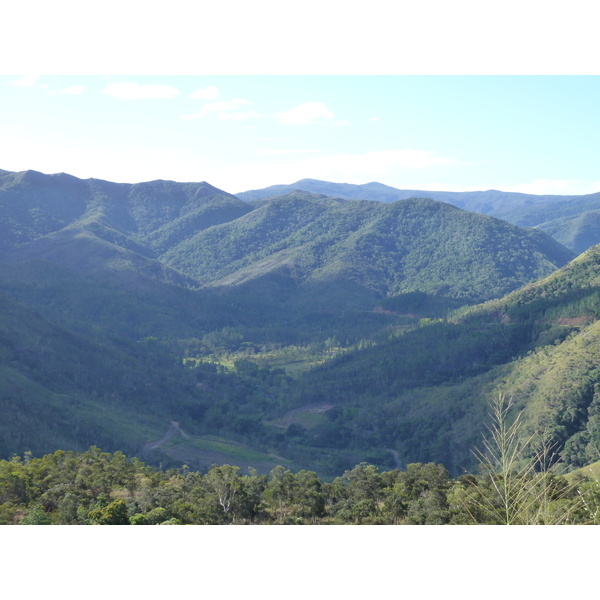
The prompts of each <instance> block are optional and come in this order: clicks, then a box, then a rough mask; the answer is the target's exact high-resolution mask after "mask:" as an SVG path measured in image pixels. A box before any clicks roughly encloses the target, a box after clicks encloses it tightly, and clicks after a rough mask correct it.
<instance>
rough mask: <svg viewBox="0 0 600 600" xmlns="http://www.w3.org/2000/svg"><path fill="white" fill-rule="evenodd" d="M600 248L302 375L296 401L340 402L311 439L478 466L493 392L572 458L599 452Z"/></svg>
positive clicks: (578, 460) (453, 466) (582, 459)
mask: <svg viewBox="0 0 600 600" xmlns="http://www.w3.org/2000/svg"><path fill="white" fill-rule="evenodd" d="M599 277H600V246H595V247H594V248H592V249H590V250H589V251H588V252H586V253H585V254H584V255H582V256H581V257H578V258H577V259H576V260H574V261H572V262H571V263H570V264H569V265H567V266H566V267H564V268H563V269H561V270H559V271H558V272H556V273H555V274H553V275H551V276H549V277H547V278H545V279H542V280H541V281H539V282H537V283H534V284H531V285H528V286H525V287H524V288H523V289H521V290H518V291H515V292H513V293H511V294H509V295H508V296H506V297H505V298H502V299H498V300H493V301H490V302H487V303H485V304H482V305H478V306H474V307H465V308H463V309H460V310H458V311H456V312H455V313H453V314H451V315H449V317H448V320H447V321H444V322H442V321H441V320H440V321H438V322H434V321H432V322H429V323H424V324H423V325H422V326H421V327H419V328H417V329H414V330H412V331H408V332H407V333H404V334H403V335H400V336H397V337H393V338H391V339H390V340H389V341H387V342H382V343H380V344H378V345H375V346H373V347H369V348H365V349H363V350H358V351H354V352H350V353H347V354H344V355H343V356H341V357H338V358H336V359H334V360H332V361H330V362H328V363H326V364H324V365H322V366H321V367H319V368H318V369H315V370H313V371H311V372H309V373H307V374H306V375H304V376H303V377H302V379H301V380H300V381H299V384H298V386H297V387H296V388H295V389H294V391H293V396H292V397H291V398H290V402H291V405H293V404H294V403H296V404H297V405H300V404H303V403H306V402H309V401H310V402H322V403H327V404H329V405H334V406H335V407H336V408H335V413H334V412H333V410H332V411H330V412H331V413H332V414H331V419H330V421H329V422H328V423H326V424H323V425H322V426H320V427H317V428H314V429H311V430H310V431H309V432H306V433H305V439H304V440H303V443H304V444H305V445H306V446H308V447H315V446H317V447H323V448H327V447H330V446H332V445H333V447H338V448H341V447H346V448H352V447H386V448H396V449H397V451H398V452H399V455H400V459H401V461H402V462H413V461H419V462H425V461H435V462H437V461H440V462H443V463H444V464H445V465H446V466H447V467H448V468H449V469H450V470H451V472H454V473H457V474H458V473H460V472H461V470H462V469H465V468H470V465H471V464H472V461H473V457H472V454H471V449H472V448H473V447H474V446H477V445H480V444H481V432H482V430H483V425H484V423H485V422H486V419H487V416H486V415H487V410H488V408H487V407H488V406H489V402H490V400H491V399H493V398H494V397H496V396H497V395H498V394H499V393H503V394H506V395H507V396H509V397H510V396H512V397H514V399H515V402H516V410H518V409H524V410H525V413H524V415H525V426H526V430H527V431H529V432H531V433H535V432H537V433H538V434H539V435H541V434H544V435H546V436H547V439H548V440H550V441H551V442H552V443H554V444H555V451H556V452H557V453H558V454H557V456H558V455H560V456H561V457H562V460H563V461H564V462H565V464H566V465H567V466H570V467H581V466H583V465H585V464H587V463H589V462H593V461H595V460H597V459H598V451H597V448H598V447H599V446H598V444H599V443H600V439H597V436H598V434H597V421H598V416H597V414H600V412H599V410H598V406H597V405H598V404H599V402H600V370H599V369H598V364H599V361H600V356H599V355H598V348H600V287H599V281H600V279H599Z"/></svg>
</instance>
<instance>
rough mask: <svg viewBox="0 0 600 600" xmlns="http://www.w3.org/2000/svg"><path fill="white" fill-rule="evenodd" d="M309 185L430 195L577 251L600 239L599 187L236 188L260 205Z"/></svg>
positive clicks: (358, 194) (353, 195)
mask: <svg viewBox="0 0 600 600" xmlns="http://www.w3.org/2000/svg"><path fill="white" fill-rule="evenodd" d="M300 190H305V191H306V192H311V193H313V194H326V195H327V196H334V197H339V198H345V199H354V200H376V201H378V202H396V201H398V200H406V199H408V198H431V199H432V200H437V201H440V202H447V203H449V204H452V205H454V206H457V207H459V208H462V209H464V210H468V211H473V212H477V213H483V214H486V215H490V216H493V217H497V218H499V219H503V220H504V221H508V222H509V223H513V224H514V225H518V226H519V227H537V228H538V229H541V230H542V231H544V232H546V233H547V234H549V235H551V236H552V237H553V238H554V239H555V240H557V241H558V242H560V243H561V244H563V245H565V246H566V247H567V248H570V249H571V250H573V251H574V252H576V253H577V254H579V253H581V252H584V251H585V250H587V249H588V248H590V247H591V246H594V245H595V244H598V243H600V193H596V194H587V195H583V196H552V195H534V194H520V193H514V192H500V191H498V190H486V191H479V192H440V191H423V190H399V189H396V188H393V187H390V186H387V185H382V184H381V183H375V182H373V183H367V184H365V185H352V184H348V183H331V182H328V181H318V180H316V179H302V180H301V181H297V182H296V183H293V184H291V185H274V186H270V187H268V188H264V189H262V190H250V191H247V192H242V193H239V194H237V197H238V198H241V199H243V200H246V201H249V202H251V203H252V204H253V205H256V206H258V205H259V203H261V202H265V200H264V199H268V198H269V197H272V196H275V195H283V194H288V193H290V192H292V191H296V192H298V191H300Z"/></svg>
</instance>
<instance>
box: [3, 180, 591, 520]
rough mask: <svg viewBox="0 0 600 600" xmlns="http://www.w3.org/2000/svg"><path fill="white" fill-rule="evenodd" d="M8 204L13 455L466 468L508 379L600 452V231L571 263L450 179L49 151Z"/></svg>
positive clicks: (570, 457) (566, 444) (320, 468)
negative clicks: (97, 160) (240, 188)
mask: <svg viewBox="0 0 600 600" xmlns="http://www.w3.org/2000/svg"><path fill="white" fill-rule="evenodd" d="M379 191H380V192H382V193H383V191H382V190H381V189H380V190H379ZM0 207H1V208H2V211H0V212H2V219H1V220H0V234H2V235H0V240H1V241H0V245H1V247H2V252H3V254H2V261H1V262H0V405H1V406H2V409H3V414H4V415H5V418H4V420H3V423H2V424H1V425H0V457H4V458H9V457H10V456H11V455H13V454H14V455H21V456H22V455H23V453H24V452H26V451H31V452H34V453H35V454H36V455H42V454H47V453H52V452H54V451H55V450H56V449H57V448H65V449H68V450H73V451H75V452H79V451H82V450H84V449H85V448H89V447H90V446H92V445H94V446H101V447H103V448H105V449H106V450H108V451H110V452H116V451H122V452H126V453H127V454H129V455H137V456H138V457H140V458H143V459H144V460H145V461H146V462H148V463H151V464H154V465H158V464H161V463H162V465H163V468H165V467H173V468H179V467H181V465H182V464H184V463H187V464H189V467H190V469H200V470H206V469H207V468H209V466H210V465H211V464H213V463H214V464H229V465H230V466H231V467H232V468H233V467H239V468H246V467H248V466H251V467H253V468H254V469H256V472H257V473H258V474H259V475H257V477H259V476H262V475H266V474H267V473H269V472H271V471H272V469H273V468H274V467H276V466H277V465H283V468H284V471H285V469H288V470H289V471H290V472H291V471H292V470H296V471H297V470H305V471H310V472H314V473H316V474H317V475H316V476H317V477H322V478H324V479H327V480H328V485H329V484H330V483H331V482H332V481H334V480H335V478H336V477H339V476H340V475H341V474H342V473H344V472H345V471H347V472H351V471H353V468H354V465H356V464H359V465H360V464H361V463H369V464H371V465H372V468H373V469H375V470H377V472H378V473H380V474H381V477H384V476H385V477H387V475H384V470H389V469H393V468H394V467H398V466H399V465H407V464H420V465H422V466H423V465H425V466H423V468H425V467H426V466H427V465H429V464H433V465H434V466H433V467H427V469H430V470H432V472H431V473H430V475H431V477H434V475H435V473H433V471H435V472H438V471H439V470H440V469H439V468H438V467H436V466H435V465H439V464H440V463H443V464H444V465H445V467H444V469H447V470H448V474H447V477H450V475H451V476H455V477H456V476H459V475H460V474H461V473H464V472H465V469H467V470H473V468H474V467H475V466H476V461H475V458H474V457H473V455H472V452H471V448H473V447H474V446H480V444H481V442H482V438H481V432H482V430H483V429H484V426H485V424H489V416H488V415H487V406H488V403H489V401H490V399H492V398H494V397H496V396H497V394H498V393H499V392H501V391H502V392H505V393H507V394H509V395H512V396H514V398H515V399H516V405H515V407H514V408H512V409H511V411H513V412H511V414H510V415H509V416H510V418H512V417H513V416H514V414H515V413H516V412H518V411H520V410H521V409H523V410H524V412H523V414H522V417H521V420H522V423H523V430H522V435H523V436H525V438H527V437H529V436H530V435H533V434H534V433H535V434H536V435H538V434H541V432H543V433H544V435H546V436H547V437H548V439H549V441H550V442H551V443H552V444H554V445H555V447H556V452H557V455H556V459H557V460H558V461H559V462H562V463H563V464H564V465H565V466H566V467H567V468H569V469H575V468H579V467H582V466H584V465H586V464H588V463H590V462H594V461H596V460H597V459H598V457H600V453H599V452H598V448H599V447H600V437H599V436H600V434H599V431H600V430H599V429H598V422H599V421H598V414H600V412H599V409H598V406H599V405H600V391H599V390H600V370H599V369H598V367H597V365H598V364H599V361H600V356H599V355H598V351H597V348H599V347H600V324H599V323H600V275H599V273H600V250H599V249H598V248H597V247H595V248H592V249H590V250H589V251H588V252H587V253H586V254H585V255H583V256H582V257H580V258H578V259H576V260H574V261H572V262H571V263H569V264H568V266H566V267H564V268H562V269H561V270H559V271H557V268H558V267H561V266H562V265H565V264H566V263H567V261H568V260H570V259H571V258H572V257H573V254H572V252H570V251H569V250H567V249H566V248H564V247H563V246H561V245H560V244H559V243H557V242H555V241H554V240H553V239H551V238H550V237H549V236H547V235H546V234H544V233H543V232H541V231H538V230H524V229H520V228H519V227H516V226H514V225H510V224H508V223H505V222H502V221H500V220H498V219H495V218H492V217H490V216H485V215H476V214H473V213H469V212H466V211H464V210H461V209H459V208H456V207H453V206H451V205H449V204H445V203H443V202H438V201H434V200H429V199H423V198H410V199H404V200H398V201H395V202H391V203H383V202H375V201H368V200H347V199H340V198H328V197H326V196H323V195H320V194H311V193H308V192H302V191H296V192H292V193H286V194H285V195H283V196H278V197H272V198H265V199H262V200H259V201H253V202H243V201H241V200H240V199H238V198H236V197H234V196H231V195H230V194H227V193H225V192H222V191H221V190H218V189H216V188H214V187H212V186H210V185H209V184H207V183H198V184H178V183H175V182H164V181H155V182H148V183H144V184H137V185H129V184H113V183H110V182H104V181H97V180H86V181H83V180H79V179H77V178H73V177H70V176H68V175H64V174H62V175H53V176H46V175H42V174H41V173H35V172H32V171H28V172H25V173H7V172H5V173H0ZM540 278H542V279H540ZM534 280H537V282H536V283H531V282H532V281H534ZM524 284H525V287H522V286H523V285H524ZM484 300H485V301H486V302H484V303H483V304H478V303H480V302H482V301H484ZM173 423H175V424H176V425H174V424H173ZM165 432H166V433H165ZM357 468H358V467H357ZM436 469H437V471H436ZM428 472H429V471H428ZM229 475H231V473H229ZM229 475H228V477H229ZM438 475H439V473H438ZM237 476H238V475H236V476H235V477H237ZM357 476H358V475H357ZM277 477H279V475H278V476H277ZM286 477H288V476H287V475H285V474H283V475H281V477H279V479H281V480H282V481H284V480H285V479H286ZM294 477H296V476H294ZM306 477H308V476H306ZM378 477H379V475H378ZM394 477H395V476H394ZM398 477H404V475H402V476H400V475H398ZM428 477H429V475H428ZM435 477H437V475H435ZM444 477H446V476H444ZM442 479H443V478H442ZM232 481H233V480H232ZM235 481H237V479H235ZM278 481H279V480H278ZM444 481H446V480H444ZM396 483H397V482H396ZM396 483H393V484H392V483H390V486H391V487H392V488H393V487H394V486H395V485H396ZM236 485H237V484H236ZM265 485H266V484H265ZM277 485H279V484H277ZM294 485H296V483H295V484H293V485H292V487H294ZM323 485H325V484H323ZM344 485H346V484H344ZM348 485H349V484H348ZM378 485H379V484H378ZM382 485H383V484H382ZM444 485H446V484H444ZM273 486H275V487H276V484H273ZM273 486H272V487H273ZM390 486H387V484H386V485H384V486H383V487H384V488H385V487H390ZM265 489H266V488H265ZM269 489H271V488H269ZM444 489H445V488H444ZM269 493H270V492H269ZM277 493H279V492H277ZM282 493H283V492H282ZM286 493H287V492H286ZM340 493H341V492H340ZM273 494H275V495H276V493H275V491H273ZM342 496H343V494H342ZM342 496H340V498H342ZM273 498H275V496H273ZM378 498H379V499H378V500H377V501H375V506H380V501H381V502H383V500H381V498H380V497H378ZM120 500H123V499H122V498H118V497H114V498H112V500H111V501H110V502H108V503H107V504H105V505H102V506H99V505H98V506H95V507H93V508H90V509H89V510H97V511H99V512H95V513H93V515H95V516H94V517H93V518H94V519H95V520H96V521H97V522H109V521H111V520H118V519H122V518H124V517H123V515H124V513H123V506H122V505H120V504H113V503H114V502H118V501H120ZM372 500H373V498H370V499H369V502H371V501H372ZM273 502H275V501H274V500H273ZM277 502H280V500H278V501H277ZM327 502H330V505H332V504H331V502H333V501H330V500H327V501H326V502H325V506H329V505H328V504H327ZM336 502H337V501H336ZM340 502H342V500H340ZM367 505H368V506H371V507H372V505H371V504H369V503H367V504H365V506H367ZM109 506H111V508H110V510H109V509H108V507H109ZM277 506H279V508H274V507H275V504H273V506H271V508H270V509H269V510H268V511H266V512H265V513H264V515H267V516H264V517H261V518H264V519H266V520H269V519H271V520H272V521H273V522H279V521H282V522H283V521H286V519H287V518H288V517H287V516H285V515H286V514H287V513H286V512H285V511H286V510H287V509H285V510H284V507H283V505H282V504H278V505H277ZM158 507H159V506H157V507H155V508H158ZM163 508H164V507H163ZM105 509H106V510H105ZM36 510H37V509H36ZM128 510H129V509H128ZM228 510H229V509H228ZM340 510H341V509H340ZM344 510H345V509H344ZM348 510H350V508H348ZM365 510H366V509H365ZM373 510H375V509H373ZM377 510H379V509H377ZM411 510H412V509H411ZM414 510H417V509H416V508H415V509H414ZM440 510H442V509H440ZM443 510H446V508H444V509H443ZM369 511H370V512H369ZM369 511H367V512H368V514H369V515H370V516H369V517H368V518H367V517H365V519H367V520H366V521H365V520H364V519H363V517H361V516H359V517H356V515H355V516H354V517H352V518H353V519H354V520H355V521H356V518H358V522H371V521H369V520H368V519H375V520H374V521H373V522H376V518H375V517H374V516H373V515H375V514H376V511H375V512H373V511H372V510H371V508H370V509H369ZM45 512H46V513H47V512H48V511H45ZM226 512H227V511H226ZM86 514H87V513H86ZM229 514H230V513H229ZM336 514H337V513H336ZM361 514H362V513H361ZM365 514H367V513H365ZM415 514H416V513H415ZM444 514H446V513H444ZM132 516H134V515H129V513H128V516H127V518H129V519H130V518H131V517H132ZM321 516H322V515H321ZM329 516H330V517H331V518H332V519H333V521H332V522H337V521H335V519H337V518H338V517H337V516H335V518H334V516H333V513H330V514H329ZM143 517H144V518H145V519H150V520H151V518H150V517H148V516H147V514H146V513H145V512H144V513H143ZM313 517H314V515H313ZM313 517H311V518H313ZM31 518H32V519H34V520H35V519H42V520H43V519H44V518H46V517H44V516H43V515H41V513H39V511H38V512H35V513H33V514H32V516H31ZM86 518H88V517H86ZM90 518H91V517H90ZM173 518H176V519H181V517H180V516H173ZM227 518H229V517H227ZM240 518H241V517H240ZM244 518H246V517H244ZM247 518H250V517H247ZM252 518H254V517H252ZM302 518H304V517H302ZM306 518H308V517H306ZM319 518H321V517H319ZM323 518H324V517H323ZM340 518H341V517H340ZM344 518H345V517H344ZM385 518H386V519H387V518H388V517H385ZM405 518H406V515H404V516H402V517H398V519H399V520H403V519H405ZM436 518H437V517H436ZM452 518H453V517H452V516H448V515H446V516H444V517H443V518H442V517H440V519H442V520H443V519H449V520H450V521H451V520H452ZM137 519H138V520H139V521H140V522H141V521H143V519H142V517H141V516H140V517H137ZM236 519H237V517H236ZM414 519H415V521H418V518H417V517H416V516H415V517H414ZM428 519H429V521H428ZM431 519H433V517H430V516H428V517H423V518H422V520H423V521H424V522H425V521H427V522H434V521H433V520H431ZM348 520H352V519H351V518H350V517H348ZM182 522H183V521H182ZM286 522H287V521H286ZM386 522H387V521H386ZM444 522H448V521H444Z"/></svg>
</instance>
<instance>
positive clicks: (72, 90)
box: [60, 85, 85, 96]
mask: <svg viewBox="0 0 600 600" xmlns="http://www.w3.org/2000/svg"><path fill="white" fill-rule="evenodd" d="M83 90H85V87H84V86H83V85H72V86H71V87H68V88H65V89H64V90H61V92H60V93H61V94H71V95H72V96H76V95H78V94H83Z"/></svg>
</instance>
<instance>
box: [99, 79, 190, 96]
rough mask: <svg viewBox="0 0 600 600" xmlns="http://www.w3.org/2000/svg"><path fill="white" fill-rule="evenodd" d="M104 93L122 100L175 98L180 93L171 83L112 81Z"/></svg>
mask: <svg viewBox="0 0 600 600" xmlns="http://www.w3.org/2000/svg"><path fill="white" fill-rule="evenodd" d="M102 93H103V94H107V95H108V96H113V97H114V98H119V99H120V100H140V99H144V98H174V97H175V96H177V94H179V90H178V89H176V88H174V87H171V86H170V85H159V84H148V85H139V84H137V83H110V84H108V85H107V86H106V88H105V90H104V91H103V92H102Z"/></svg>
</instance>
